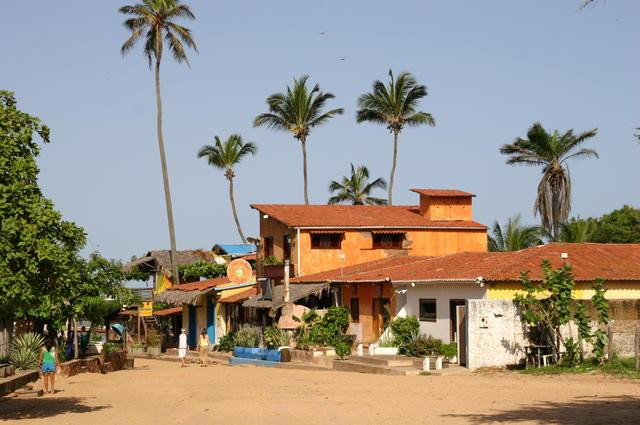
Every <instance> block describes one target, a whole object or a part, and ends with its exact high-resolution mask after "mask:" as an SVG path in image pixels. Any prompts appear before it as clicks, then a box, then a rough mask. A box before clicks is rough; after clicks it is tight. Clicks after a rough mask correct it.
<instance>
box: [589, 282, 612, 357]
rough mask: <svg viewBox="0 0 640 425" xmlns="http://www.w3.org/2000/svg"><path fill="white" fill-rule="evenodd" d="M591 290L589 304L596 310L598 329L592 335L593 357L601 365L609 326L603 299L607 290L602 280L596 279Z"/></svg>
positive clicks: (606, 305)
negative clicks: (592, 291)
mask: <svg viewBox="0 0 640 425" xmlns="http://www.w3.org/2000/svg"><path fill="white" fill-rule="evenodd" d="M593 289H594V294H593V296H592V297H591V302H593V305H594V307H595V308H596V316H597V319H598V327H597V328H596V331H595V332H594V333H593V355H594V357H595V359H596V360H597V361H598V363H600V364H603V363H604V349H605V347H606V346H607V342H608V340H609V338H608V337H607V331H606V327H607V325H608V324H609V301H607V299H606V298H605V294H606V292H607V289H606V288H605V286H604V280H602V279H596V282H595V284H594V285H593ZM609 360H611V359H609Z"/></svg>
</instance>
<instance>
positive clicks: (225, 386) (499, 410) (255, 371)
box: [0, 359, 640, 425]
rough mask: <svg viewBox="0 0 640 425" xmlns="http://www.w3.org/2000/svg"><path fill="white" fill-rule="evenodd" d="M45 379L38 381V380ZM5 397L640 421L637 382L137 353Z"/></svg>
mask: <svg viewBox="0 0 640 425" xmlns="http://www.w3.org/2000/svg"><path fill="white" fill-rule="evenodd" d="M40 385H41V383H40ZM57 387H58V388H57V389H58V392H57V393H56V394H55V395H52V396H51V395H50V396H45V397H41V398H26V397H23V398H12V399H5V400H0V421H6V422H7V423H11V422H18V421H19V422H20V423H21V424H45V423H46V424H201V423H202V424H204V423H207V424H256V425H258V424H260V425H262V424H265V425H266V424H281V425H282V424H332V425H337V424H367V425H372V424H387V423H389V424H490V423H509V424H511V423H517V424H543V423H550V424H568V425H578V424H580V425H588V424H611V425H613V424H640V383H638V382H637V381H631V380H620V379H614V378H609V377H603V376H584V375H583V376H555V377H553V376H542V377H541V376H525V375H521V374H517V373H510V372H509V373H507V372H505V373H497V374H491V375H489V374H468V375H451V376H412V377H400V376H398V377H396V376H379V375H365V374H356V373H346V372H331V371H327V372H325V371H302V370H281V369H269V368H256V367H230V366H223V365H219V366H209V367H208V368H200V367H198V366H195V365H191V366H189V367H188V368H184V369H181V368H180V367H179V365H178V364H176V363H170V362H162V361H157V360H155V361H154V360H139V359H136V368H135V369H134V370H125V371H119V372H114V373H110V374H107V375H96V374H81V375H77V376H74V377H71V378H61V379H59V380H58V385H57Z"/></svg>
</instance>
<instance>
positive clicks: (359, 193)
mask: <svg viewBox="0 0 640 425" xmlns="http://www.w3.org/2000/svg"><path fill="white" fill-rule="evenodd" d="M386 188H387V182H385V181H384V179H383V178H382V177H378V178H377V179H375V180H374V181H371V182H370V181H369V169H368V168H367V167H365V166H360V167H358V168H355V167H354V166H353V164H351V177H347V176H342V182H338V181H336V180H334V181H332V182H331V183H329V192H331V193H335V192H338V193H337V194H336V195H334V196H332V197H330V198H329V204H339V203H341V202H349V203H351V204H352V205H386V204H387V200H386V199H382V198H375V197H373V196H371V192H373V190H374V189H382V190H385V189H386Z"/></svg>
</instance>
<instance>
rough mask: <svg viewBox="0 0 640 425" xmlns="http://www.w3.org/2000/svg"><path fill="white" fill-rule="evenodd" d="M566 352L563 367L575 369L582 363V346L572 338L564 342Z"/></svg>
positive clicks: (563, 357) (563, 356)
mask: <svg viewBox="0 0 640 425" xmlns="http://www.w3.org/2000/svg"><path fill="white" fill-rule="evenodd" d="M564 349H565V352H564V354H563V355H562V362H561V364H562V366H564V367H575V366H577V365H578V364H580V362H581V361H582V353H581V352H580V345H579V344H578V342H577V341H574V339H573V338H572V337H569V338H567V339H566V340H565V341H564Z"/></svg>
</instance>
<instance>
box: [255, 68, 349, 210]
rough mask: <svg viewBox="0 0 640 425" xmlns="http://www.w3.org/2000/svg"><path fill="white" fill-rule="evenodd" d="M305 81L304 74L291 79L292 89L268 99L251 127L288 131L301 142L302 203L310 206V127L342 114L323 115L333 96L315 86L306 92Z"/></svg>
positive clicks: (334, 110)
mask: <svg viewBox="0 0 640 425" xmlns="http://www.w3.org/2000/svg"><path fill="white" fill-rule="evenodd" d="M308 79H309V76H307V75H305V76H303V77H301V78H300V79H299V80H297V79H294V80H293V88H292V87H289V86H287V91H286V93H276V94H272V95H271V96H269V97H268V98H267V105H268V107H269V112H267V113H264V114H260V115H258V116H257V117H256V118H255V120H254V121H253V126H254V127H262V126H266V127H270V128H273V129H276V130H282V131H288V132H290V133H291V134H293V137H294V138H296V139H297V140H299V141H300V145H301V146H302V174H303V177H304V203H305V204H309V195H308V192H307V137H309V132H310V131H311V129H312V128H313V127H317V126H319V125H321V124H324V123H326V122H327V121H328V120H329V119H330V118H333V117H334V116H335V115H340V114H342V113H343V112H344V109H342V108H336V109H332V110H330V111H328V112H322V108H323V106H324V105H325V103H326V102H327V101H328V100H329V99H333V98H334V97H335V96H334V95H333V94H331V93H325V92H323V91H321V90H320V86H319V85H318V84H316V85H315V86H313V88H312V89H311V91H309V90H308V89H307V80H308Z"/></svg>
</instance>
